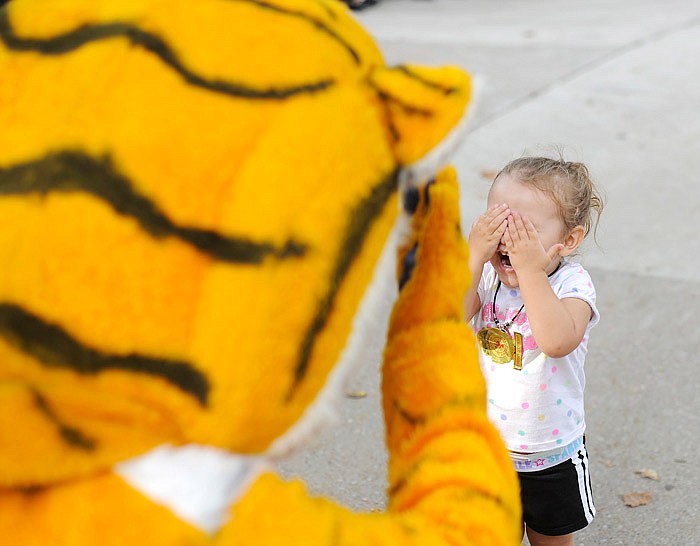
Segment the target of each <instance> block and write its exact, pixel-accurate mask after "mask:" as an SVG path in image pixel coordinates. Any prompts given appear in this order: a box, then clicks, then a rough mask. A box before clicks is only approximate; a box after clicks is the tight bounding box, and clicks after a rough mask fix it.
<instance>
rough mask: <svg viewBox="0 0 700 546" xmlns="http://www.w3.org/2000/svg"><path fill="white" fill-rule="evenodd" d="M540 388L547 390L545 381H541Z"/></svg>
mask: <svg viewBox="0 0 700 546" xmlns="http://www.w3.org/2000/svg"><path fill="white" fill-rule="evenodd" d="M540 390H541V391H546V390H547V385H546V384H545V383H542V384H541V385H540Z"/></svg>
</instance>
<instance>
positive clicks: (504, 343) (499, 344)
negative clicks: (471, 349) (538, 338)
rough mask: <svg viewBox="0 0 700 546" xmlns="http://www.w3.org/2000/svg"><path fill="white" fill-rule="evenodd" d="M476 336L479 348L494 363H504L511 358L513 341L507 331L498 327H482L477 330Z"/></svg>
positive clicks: (513, 351)
mask: <svg viewBox="0 0 700 546" xmlns="http://www.w3.org/2000/svg"><path fill="white" fill-rule="evenodd" d="M476 337H477V339H478V340H479V345H481V348H482V349H483V350H484V352H485V353H486V354H487V355H488V356H490V357H491V360H493V361H494V362H495V363H496V364H505V363H506V362H510V361H511V360H513V354H514V353H515V343H514V342H513V338H512V337H510V336H509V335H508V333H507V332H504V331H503V330H501V329H500V328H482V329H481V330H479V333H478V334H477V335H476ZM521 347H522V344H521ZM521 355H522V349H521ZM521 360H522V358H521Z"/></svg>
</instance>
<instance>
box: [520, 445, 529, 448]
mask: <svg viewBox="0 0 700 546" xmlns="http://www.w3.org/2000/svg"><path fill="white" fill-rule="evenodd" d="M527 448H528V446H527V445H525V444H520V449H527Z"/></svg>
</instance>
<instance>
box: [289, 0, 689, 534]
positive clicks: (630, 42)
mask: <svg viewBox="0 0 700 546" xmlns="http://www.w3.org/2000/svg"><path fill="white" fill-rule="evenodd" d="M353 13H354V15H355V17H356V18H357V19H358V20H359V21H360V22H361V24H363V26H365V28H366V29H367V30H368V31H369V32H370V33H371V34H372V35H373V36H374V37H375V39H376V40H377V41H378V43H379V45H380V47H381V48H382V50H383V52H384V54H385V57H386V60H387V63H388V64H400V63H405V62H413V63H420V64H428V65H442V64H456V65H459V66H461V67H463V68H464V69H466V70H467V71H469V72H470V73H472V74H474V75H476V76H477V77H478V79H479V98H478V100H477V104H476V107H475V110H474V112H473V114H472V116H471V120H470V124H469V126H468V133H467V135H466V137H465V139H464V141H463V144H462V145H461V147H460V149H459V150H458V152H457V154H456V155H455V157H454V164H455V165H456V167H457V169H458V172H459V175H460V181H461V187H462V189H461V193H462V202H461V205H462V213H463V225H464V231H465V234H466V233H468V231H469V226H470V225H471V222H472V221H473V220H474V219H475V218H476V216H478V215H479V214H481V212H482V211H483V210H484V207H485V202H486V194H487V192H488V188H489V186H490V182H491V180H492V179H493V177H494V175H495V174H496V173H497V172H498V170H499V169H500V168H501V167H502V166H503V165H505V164H506V163H507V162H508V161H510V160H512V159H514V158H516V157H519V156H521V155H533V154H538V155H540V154H545V155H558V154H559V152H560V151H561V152H562V153H563V155H564V157H565V158H566V159H567V160H571V161H582V162H584V163H585V164H586V165H587V166H588V167H589V169H590V171H591V174H592V176H593V178H594V180H595V181H596V182H597V183H598V185H599V187H600V189H602V191H603V192H604V194H605V196H606V199H607V206H606V208H605V210H604V211H603V215H602V217H601V222H600V227H599V229H598V234H597V243H596V242H595V241H594V240H593V238H592V237H590V238H589V240H588V243H587V244H586V245H585V248H584V249H583V251H582V253H581V255H580V256H579V257H578V259H579V260H580V261H581V262H582V263H583V264H584V265H585V266H586V267H587V268H588V269H589V271H590V272H591V275H592V276H593V280H594V282H595V284H596V289H597V292H598V307H599V310H600V312H601V321H600V323H599V325H598V326H597V327H596V328H595V329H594V330H593V332H592V336H591V342H590V353H589V356H588V359H587V361H586V374H587V381H588V383H587V387H586V411H587V418H586V420H587V424H588V430H587V444H588V449H589V454H590V457H591V465H592V470H591V473H592V479H593V491H594V496H595V500H596V507H597V509H598V516H597V518H596V519H595V521H594V522H593V524H592V525H591V526H590V527H589V528H588V529H586V530H584V531H582V532H580V533H578V534H577V537H576V544H577V545H578V546H593V545H629V546H646V545H650V546H658V545H684V546H686V545H687V546H691V545H700V469H699V468H698V465H697V464H696V461H695V459H694V457H695V455H696V454H697V453H700V437H699V434H700V389H699V388H698V387H699V386H700V381H699V379H698V378H699V376H700V332H699V330H700V328H698V323H699V322H700V238H699V237H698V235H697V231H698V229H699V226H698V224H699V219H700V60H699V59H700V3H698V2H691V1H689V0H666V1H665V2H653V1H651V0H634V1H632V0H619V1H617V2H608V1H602V0H572V1H570V2H566V3H562V2H556V1H554V0H532V1H530V2H523V1H516V0H501V1H498V2H493V1H486V0H379V1H378V3H376V4H375V5H373V6H371V7H368V8H366V9H364V10H362V11H356V12H353ZM384 320H385V317H377V330H378V331H377V338H378V339H379V341H380V342H381V339H382V338H383V335H384V333H383V332H382V331H381V329H382V328H383V326H384ZM380 359H381V344H380V343H377V345H376V346H374V347H372V346H370V347H368V351H367V357H366V361H367V366H366V367H365V369H364V370H363V371H362V373H361V374H359V375H358V376H357V377H356V378H355V379H354V380H353V381H352V383H351V385H350V386H349V389H348V392H347V393H346V394H347V396H346V398H345V399H344V401H343V405H342V408H341V412H340V418H339V424H338V426H337V427H336V428H334V429H332V430H328V431H326V432H325V433H324V434H323V435H322V436H321V437H320V438H318V440H317V441H316V442H315V443H314V444H313V445H311V446H309V447H308V449H306V450H305V451H303V452H301V453H298V454H296V455H295V457H294V458H292V459H291V460H289V461H286V462H285V463H284V464H282V465H281V466H280V470H281V472H282V473H283V474H284V475H286V476H290V477H292V476H302V477H303V478H304V479H305V480H306V481H307V483H308V484H309V488H310V489H311V491H312V492H313V493H317V494H322V495H326V496H330V497H331V498H335V499H337V500H339V501H340V502H342V503H343V504H346V505H349V506H350V507H351V508H353V509H355V510H357V511H371V510H377V509H382V508H383V507H384V503H385V488H386V479H385V475H384V473H385V463H386V453H385V449H384V444H383V441H384V440H383V434H384V429H383V423H382V417H381V409H380V392H379V380H380V377H379V373H380V371H379V370H380ZM629 493H645V494H646V495H644V497H643V498H644V499H645V501H646V502H647V504H642V505H640V506H637V507H630V506H628V505H627V504H626V502H625V495H627V494H629ZM525 544H527V541H525Z"/></svg>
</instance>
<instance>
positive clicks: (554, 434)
mask: <svg viewBox="0 0 700 546" xmlns="http://www.w3.org/2000/svg"><path fill="white" fill-rule="evenodd" d="M557 434H559V429H558V428H555V429H554V430H553V431H552V436H556V435H557Z"/></svg>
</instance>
